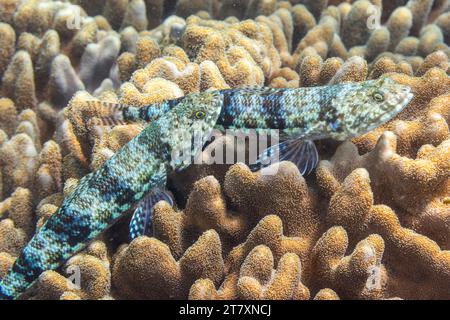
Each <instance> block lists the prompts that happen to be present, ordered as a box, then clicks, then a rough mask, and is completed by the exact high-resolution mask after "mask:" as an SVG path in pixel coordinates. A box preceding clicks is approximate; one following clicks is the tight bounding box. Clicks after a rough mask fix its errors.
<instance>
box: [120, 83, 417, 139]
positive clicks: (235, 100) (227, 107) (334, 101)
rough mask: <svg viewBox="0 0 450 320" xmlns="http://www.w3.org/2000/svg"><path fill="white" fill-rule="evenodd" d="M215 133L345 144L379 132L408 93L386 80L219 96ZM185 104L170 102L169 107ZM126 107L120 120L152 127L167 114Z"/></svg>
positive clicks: (154, 108) (244, 90)
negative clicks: (262, 133)
mask: <svg viewBox="0 0 450 320" xmlns="http://www.w3.org/2000/svg"><path fill="white" fill-rule="evenodd" d="M218 93H219V94H220V96H221V99H222V111H221V113H220V116H219V119H218V120H217V124H216V128H223V129H256V130H265V129H270V130H272V129H278V130H280V135H281V136H284V137H285V138H303V139H310V140H315V139H322V138H333V139H336V140H345V139H348V138H351V137H354V136H357V135H360V134H363V133H366V132H368V131H371V130H373V129H374V128H376V127H378V126H380V125H381V124H383V123H385V122H387V121H389V120H390V119H392V118H393V117H394V116H395V115H397V114H398V113H399V112H400V111H402V110H403V109H404V108H405V107H406V105H407V104H408V103H409V101H410V100H411V99H412V94H411V89H410V88H409V87H407V86H404V85H401V84H397V83H395V82H394V81H393V80H391V79H390V78H388V77H382V78H380V79H378V80H369V81H364V82H359V83H344V84H336V85H329V86H322V87H308V88H266V87H248V88H237V89H226V90H220V91H218ZM180 99H184V98H178V99H176V100H173V102H172V103H173V104H176V102H177V101H179V100H180ZM170 106H171V103H168V104H166V105H165V106H164V109H159V106H158V105H149V106H146V107H142V108H136V107H125V108H124V109H123V111H122V112H121V114H120V118H121V119H124V120H127V121H139V120H142V121H152V120H154V119H156V118H157V117H158V116H160V115H161V114H164V112H167V110H168V109H169V108H170Z"/></svg>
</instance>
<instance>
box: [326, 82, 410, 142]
mask: <svg viewBox="0 0 450 320" xmlns="http://www.w3.org/2000/svg"><path fill="white" fill-rule="evenodd" d="M412 98H413V94H412V92H411V88H410V87H408V86H406V85H402V84H398V83H396V82H394V80H392V79H391V78H389V77H387V76H384V77H381V78H380V79H378V80H371V81H366V82H363V83H361V84H355V85H351V86H348V87H342V90H340V91H339V93H338V94H337V97H336V100H335V101H334V103H333V104H334V105H335V106H336V109H337V110H338V114H339V115H340V117H339V120H338V121H339V127H340V130H336V133H335V136H336V137H335V138H337V139H338V140H345V139H348V138H351V137H355V136H358V135H361V134H364V133H367V132H369V131H371V130H374V129H375V128H377V127H379V126H381V125H382V124H384V123H386V122H387V121H389V120H391V119H392V118H394V117H395V116H396V115H397V114H399V113H400V112H401V111H402V110H403V109H404V108H405V107H406V106H407V105H408V103H409V102H410V101H411V99H412ZM334 125H335V124H334Z"/></svg>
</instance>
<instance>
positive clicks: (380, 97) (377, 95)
mask: <svg viewBox="0 0 450 320" xmlns="http://www.w3.org/2000/svg"><path fill="white" fill-rule="evenodd" d="M372 97H373V98H374V99H375V101H377V102H382V101H384V95H383V94H382V93H381V92H380V91H377V92H375V93H374V94H373V95H372Z"/></svg>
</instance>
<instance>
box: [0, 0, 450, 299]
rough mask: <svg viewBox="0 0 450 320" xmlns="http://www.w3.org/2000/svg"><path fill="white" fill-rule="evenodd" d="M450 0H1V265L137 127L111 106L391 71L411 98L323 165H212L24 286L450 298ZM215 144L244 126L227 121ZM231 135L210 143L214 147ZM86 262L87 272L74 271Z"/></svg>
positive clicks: (333, 149)
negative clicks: (111, 121)
mask: <svg viewBox="0 0 450 320" xmlns="http://www.w3.org/2000/svg"><path fill="white" fill-rule="evenodd" d="M449 8H450V2H449V1H445V0H444V1H439V0H398V1H379V0H371V1H369V0H358V1H351V0H347V1H339V0H334V1H328V0H320V1H318V0H290V1H277V0H265V1H259V0H251V1H244V0H242V1H238V0H208V1H196V0H189V1H185V0H178V1H163V0H121V1H116V0H107V1H98V0H94V1H84V0H72V1H48V0H44V1H37V0H24V1H18V0H0V48H1V50H0V79H1V80H0V81H1V86H0V95H1V97H0V278H1V277H3V276H4V275H5V274H6V272H7V269H8V268H9V267H10V266H11V265H12V264H13V262H14V260H15V258H16V257H17V256H18V254H19V253H20V250H21V249H22V248H23V247H24V246H25V245H26V243H27V241H28V240H29V239H30V238H31V237H32V236H33V234H34V233H35V232H36V231H37V230H39V228H40V227H41V226H42V225H43V223H45V221H46V220H47V219H48V217H50V216H51V215H52V214H54V213H55V212H56V210H57V208H58V206H59V205H60V204H61V202H62V200H63V199H64V197H65V196H67V195H68V194H70V193H71V191H72V190H73V189H74V187H75V186H76V185H77V183H78V181H79V179H81V178H82V177H83V176H84V175H86V174H87V173H89V172H91V171H93V170H95V169H96V168H98V167H99V166H101V165H102V163H103V162H104V161H105V160H106V159H108V158H109V157H111V155H113V154H114V153H115V152H116V151H117V150H119V149H120V147H121V146H123V145H124V144H126V143H127V142H128V141H129V140H130V139H132V138H133V137H134V136H135V135H137V134H138V133H139V132H140V130H142V126H141V125H140V124H127V125H118V126H114V127H110V128H108V127H102V128H101V129H102V130H99V128H98V127H96V126H94V125H93V122H92V121H91V120H92V119H94V118H96V117H101V116H104V115H107V110H104V109H101V108H96V107H95V105H93V104H90V103H88V101H89V100H90V101H92V100H97V99H98V100H102V101H109V102H120V103H125V104H130V105H135V106H144V105H148V104H151V103H155V102H159V101H163V100H167V99H174V98H179V97H182V96H184V95H186V94H189V93H193V92H200V91H205V90H217V89H224V88H236V87H242V86H270V87H277V88H281V87H288V88H297V87H308V86H318V85H328V84H336V83H342V82H358V81H364V80H367V79H376V78H379V77H380V76H382V75H388V76H389V77H391V78H392V79H394V80H395V81H396V82H398V83H401V84H405V85H408V86H410V87H411V89H412V92H413V94H414V99H413V100H412V101H411V103H410V104H409V105H408V107H407V108H406V109H405V110H404V111H402V112H401V113H400V114H399V115H398V116H396V118H395V119H393V120H392V121H390V122H388V123H386V124H385V125H383V126H381V127H379V128H377V129H375V130H373V131H371V132H369V133H367V134H365V135H362V136H359V137H356V138H354V139H352V140H351V141H346V142H343V143H342V144H340V145H338V144H337V143H336V142H334V141H319V142H317V146H318V149H319V153H320V157H321V161H320V163H319V165H318V168H317V170H316V171H315V172H314V173H313V174H312V175H310V176H307V177H303V176H302V175H301V174H300V173H299V171H298V169H297V168H296V167H295V165H294V164H292V163H290V162H282V163H280V164H279V166H278V167H277V168H278V170H277V173H276V174H275V175H273V176H264V175H262V174H261V173H260V172H256V173H254V172H252V171H250V169H249V168H248V167H247V165H246V164H244V163H237V164H234V165H231V166H230V165H217V164H214V165H195V166H192V167H190V168H188V169H187V170H186V171H184V172H180V173H176V174H174V175H173V176H171V177H170V179H169V180H170V181H169V187H170V189H171V191H172V192H173V194H174V196H175V198H176V206H175V207H171V206H169V205H168V204H167V203H166V202H159V203H158V204H157V205H156V206H155V207H154V221H153V230H152V231H153V236H152V237H147V236H142V237H138V238H136V239H135V240H133V241H131V242H130V241H129V240H128V238H127V233H128V230H127V226H128V222H129V219H130V215H127V216H125V217H123V219H121V220H120V221H119V222H118V223H117V224H116V225H114V226H113V227H112V228H110V229H109V230H108V231H106V232H105V233H104V234H103V235H102V236H101V237H100V238H99V239H97V240H96V241H95V242H93V243H91V244H90V245H89V246H88V247H87V248H86V249H85V250H83V251H82V252H80V253H78V254H77V255H75V256H74V257H72V258H71V259H70V260H69V261H67V263H66V264H65V265H64V266H63V267H62V268H60V269H58V270H54V271H46V272H44V273H43V274H42V275H41V276H40V278H39V280H38V281H37V283H36V284H35V285H34V286H33V287H32V288H30V289H29V290H28V291H27V292H26V293H25V295H24V296H23V298H27V299H64V300H79V299H167V298H170V299H186V298H189V299H295V300H305V299H315V300H336V299H391V298H401V299H450V129H449V127H450V77H449V74H450V47H449V45H450V11H449ZM214 144H223V145H225V146H229V145H230V144H233V145H234V141H230V140H229V139H227V138H226V137H221V138H219V139H217V140H216V141H215V142H214ZM214 144H212V145H210V146H208V147H207V148H206V149H205V150H204V154H203V156H204V157H206V158H207V157H208V154H210V153H209V152H210V150H211V148H213V147H214ZM77 279H79V280H80V281H79V283H78V281H77Z"/></svg>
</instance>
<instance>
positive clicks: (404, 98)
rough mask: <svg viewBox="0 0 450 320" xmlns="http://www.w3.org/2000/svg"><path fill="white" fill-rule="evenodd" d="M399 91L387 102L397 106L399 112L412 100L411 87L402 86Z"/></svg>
mask: <svg viewBox="0 0 450 320" xmlns="http://www.w3.org/2000/svg"><path fill="white" fill-rule="evenodd" d="M399 91H400V92H399V93H397V94H396V95H394V97H392V99H391V101H389V102H388V103H389V104H390V105H391V106H392V107H394V106H399V108H398V109H399V112H400V111H401V110H403V109H404V108H405V107H406V106H407V105H408V104H409V103H410V102H411V100H412V98H413V97H414V95H413V93H412V92H411V88H410V87H408V86H402V87H401V89H400V90H399ZM396 109H397V108H396Z"/></svg>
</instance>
